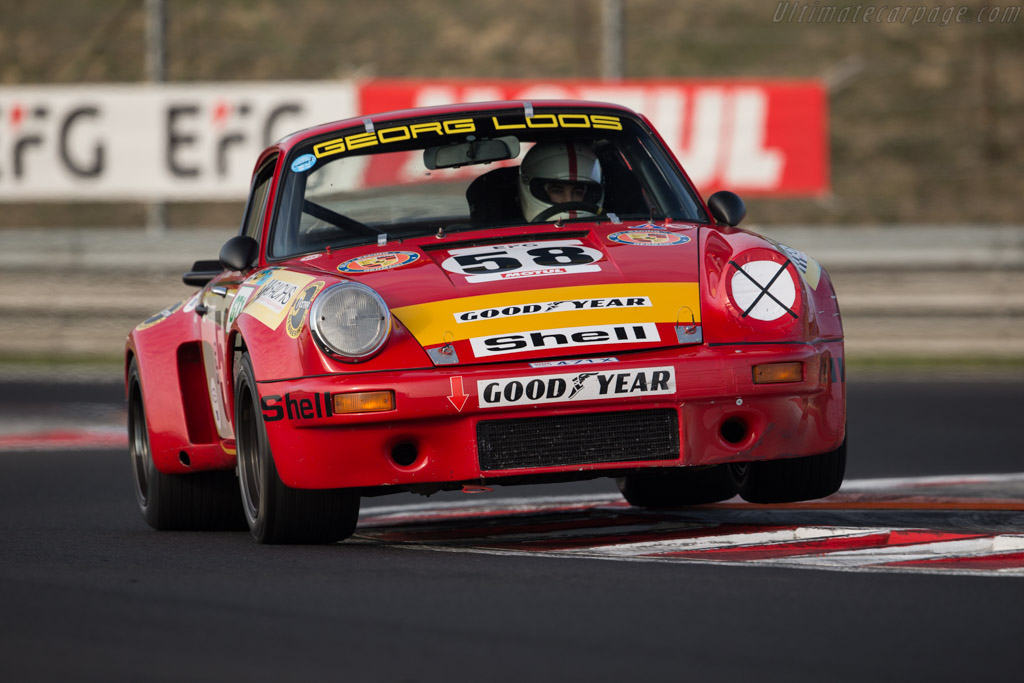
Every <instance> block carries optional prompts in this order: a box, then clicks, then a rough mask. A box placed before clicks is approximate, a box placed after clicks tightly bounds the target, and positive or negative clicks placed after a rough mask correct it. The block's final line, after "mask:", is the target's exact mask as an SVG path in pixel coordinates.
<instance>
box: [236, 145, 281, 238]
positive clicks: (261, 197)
mask: <svg viewBox="0 0 1024 683" xmlns="http://www.w3.org/2000/svg"><path fill="white" fill-rule="evenodd" d="M273 175H274V162H270V163H268V164H266V165H265V166H264V167H263V168H262V169H260V172H259V173H258V174H257V175H256V182H255V183H254V184H253V188H252V194H251V195H250V196H249V206H248V207H247V208H246V211H245V223H243V224H242V234H243V235H248V236H249V237H252V238H253V239H254V240H256V241H257V242H258V241H259V239H260V229H261V228H262V227H263V217H264V216H265V215H266V212H267V197H268V196H269V194H270V192H269V191H270V180H271V178H273Z"/></svg>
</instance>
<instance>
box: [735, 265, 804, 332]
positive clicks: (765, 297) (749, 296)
mask: <svg viewBox="0 0 1024 683" xmlns="http://www.w3.org/2000/svg"><path fill="white" fill-rule="evenodd" d="M732 265H733V267H734V268H735V269H736V270H735V272H734V273H733V275H732V280H731V281H730V285H731V287H732V298H733V301H735V302H736V306H737V307H739V309H740V310H741V311H742V316H743V317H744V318H753V319H754V320H764V321H770V320H778V319H779V318H781V317H782V316H784V315H787V314H788V315H790V316H792V317H794V318H795V317H797V316H796V312H795V311H794V310H793V304H795V303H796V282H794V281H793V276H792V274H791V273H790V271H789V261H786V262H785V263H776V262H775V261H750V262H749V263H744V264H743V265H742V266H741V265H739V264H737V263H735V262H733V264H732Z"/></svg>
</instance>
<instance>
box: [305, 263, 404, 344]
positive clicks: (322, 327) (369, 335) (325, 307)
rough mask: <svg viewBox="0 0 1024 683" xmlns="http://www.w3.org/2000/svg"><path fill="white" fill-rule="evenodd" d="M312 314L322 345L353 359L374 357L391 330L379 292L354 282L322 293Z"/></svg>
mask: <svg viewBox="0 0 1024 683" xmlns="http://www.w3.org/2000/svg"><path fill="white" fill-rule="evenodd" d="M309 317H310V319H311V320H312V321H313V324H312V328H313V336H314V337H316V340H317V342H318V343H319V344H320V346H321V347H323V348H324V349H325V350H327V351H331V352H333V353H335V354H337V355H339V356H344V357H345V358H346V359H350V360H363V359H365V358H368V357H370V356H372V355H373V354H374V353H376V352H377V351H379V350H380V348H381V347H382V346H384V342H385V341H387V338H388V335H389V334H390V333H391V311H389V310H388V307H387V304H385V303H384V300H383V299H381V298H380V295H379V294H377V292H375V291H373V290H372V289H370V288H369V287H367V286H365V285H360V284H356V283H354V282H343V283H341V284H338V285H334V286H332V287H328V288H327V289H325V290H324V291H323V292H321V293H320V296H318V297H317V298H316V299H315V300H314V301H313V307H312V308H311V309H310V312H309Z"/></svg>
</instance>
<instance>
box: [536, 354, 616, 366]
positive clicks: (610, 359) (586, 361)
mask: <svg viewBox="0 0 1024 683" xmlns="http://www.w3.org/2000/svg"><path fill="white" fill-rule="evenodd" d="M618 362H619V359H618V358H615V357H614V356H607V357H605V358H569V359H566V360H544V361H540V362H539V363H530V367H531V368H562V367H571V366H573V365H596V364H597V363H618Z"/></svg>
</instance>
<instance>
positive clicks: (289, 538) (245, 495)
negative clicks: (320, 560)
mask: <svg viewBox="0 0 1024 683" xmlns="http://www.w3.org/2000/svg"><path fill="white" fill-rule="evenodd" d="M235 446H236V449H237V452H238V484H239V489H240V492H241V497H242V510H243V512H244V514H245V518H246V522H247V523H248V525H249V530H250V532H252V536H253V538H255V539H256V540H257V541H259V542H260V543H277V544H323V543H336V542H337V541H341V540H344V539H346V538H348V537H349V536H351V535H352V533H353V532H354V531H355V528H356V522H357V521H358V518H359V493H358V492H357V491H356V490H354V489H295V488H291V487H288V486H285V484H284V483H283V482H282V481H281V478H280V476H278V474H277V467H276V465H275V464H274V456H273V453H271V450H270V443H269V441H268V439H267V427H266V423H265V422H264V420H263V413H262V411H261V410H260V404H259V393H258V391H257V389H256V375H255V373H254V372H253V369H252V362H251V361H250V360H249V356H248V355H247V354H243V355H242V357H241V359H240V360H239V363H238V366H237V369H236V372H235Z"/></svg>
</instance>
